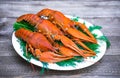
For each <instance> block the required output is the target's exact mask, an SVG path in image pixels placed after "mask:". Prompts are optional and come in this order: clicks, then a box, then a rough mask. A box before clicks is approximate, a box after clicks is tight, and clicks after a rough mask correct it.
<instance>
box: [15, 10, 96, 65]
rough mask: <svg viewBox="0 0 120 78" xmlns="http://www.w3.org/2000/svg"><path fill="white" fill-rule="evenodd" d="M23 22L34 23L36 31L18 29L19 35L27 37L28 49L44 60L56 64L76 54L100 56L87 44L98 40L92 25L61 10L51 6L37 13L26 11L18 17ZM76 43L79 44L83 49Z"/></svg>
mask: <svg viewBox="0 0 120 78" xmlns="http://www.w3.org/2000/svg"><path fill="white" fill-rule="evenodd" d="M21 21H25V22H27V23H29V24H30V25H32V26H34V27H35V28H36V31H34V32H32V31H30V30H27V29H24V28H20V29H18V30H17V31H16V32H15V36H16V37H17V38H20V39H22V40H24V41H25V42H26V43H27V44H26V50H27V52H31V53H32V54H33V55H34V56H35V57H37V58H38V59H39V60H40V61H42V62H48V63H56V62H60V61H64V60H68V59H71V58H73V57H74V56H82V57H84V58H87V57H90V56H95V55H96V53H95V52H94V51H92V50H91V49H90V48H88V47H87V46H86V45H85V44H84V43H83V42H91V43H97V40H96V39H95V38H94V36H93V35H92V34H91V32H90V31H89V30H88V28H87V27H86V26H85V25H84V24H82V23H80V22H75V21H73V20H71V19H69V18H68V17H66V16H65V15H64V14H62V13H61V12H59V11H56V10H52V9H48V8H47V9H43V10H41V11H40V12H38V13H37V14H24V15H22V16H20V17H18V18H17V20H16V22H21ZM76 27H79V28H80V29H81V30H82V31H83V32H84V33H83V32H81V31H80V30H78V29H76ZM56 41H59V42H60V43H62V44H59V43H58V42H56ZM76 44H79V45H80V46H81V47H82V49H81V48H79V47H78V46H77V45H76Z"/></svg>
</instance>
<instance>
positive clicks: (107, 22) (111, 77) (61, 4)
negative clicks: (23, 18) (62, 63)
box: [0, 0, 120, 78]
mask: <svg viewBox="0 0 120 78" xmlns="http://www.w3.org/2000/svg"><path fill="white" fill-rule="evenodd" d="M43 8H52V9H56V10H60V11H61V12H63V13H64V14H69V15H76V16H79V17H80V18H82V19H85V20H87V21H89V22H91V23H93V24H96V25H100V26H102V27H103V29H102V30H101V31H102V32H103V33H104V34H105V35H106V36H107V37H108V38H109V40H110V42H111V47H110V48H109V49H108V50H107V51H106V53H105V56H104V57H103V58H102V59H101V60H100V61H99V62H97V63H96V64H94V65H93V66H90V67H87V68H84V69H81V70H74V71H56V70H46V71H45V73H44V74H43V75H40V74H39V72H40V70H41V68H40V67H37V66H34V67H35V69H36V72H33V70H32V68H31V66H30V64H29V63H28V62H26V61H25V60H23V59H22V58H21V57H20V56H19V55H18V54H17V53H16V52H15V50H14V49H13V46H12V42H11V38H12V37H11V35H12V32H13V27H12V25H13V23H14V22H15V20H16V18H17V17H18V16H20V15H22V14H25V13H36V12H38V11H39V10H41V9H43ZM0 78H120V1H119V0H67V1H66V0H52V1H49V0H41V1H36V0H35V1H31V0H29V1H24V0H21V1H15V0H11V1H9V0H3V1H2V0H1V1H0Z"/></svg>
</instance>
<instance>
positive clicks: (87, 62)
mask: <svg viewBox="0 0 120 78" xmlns="http://www.w3.org/2000/svg"><path fill="white" fill-rule="evenodd" d="M67 17H69V18H75V17H73V16H67ZM78 21H79V22H81V23H84V22H85V25H86V26H87V27H89V26H93V25H92V24H91V23H89V22H87V21H85V20H83V19H80V18H79V20H78ZM92 33H95V34H97V35H98V36H103V34H102V32H101V31H99V30H94V31H93V32H92ZM17 40H18V38H16V37H15V34H14V32H13V35H12V44H13V47H14V49H15V50H16V52H17V53H18V54H19V55H20V56H21V57H22V58H23V59H25V60H27V59H26V57H25V56H23V51H22V50H21V48H20V44H19V42H18V41H17ZM98 44H99V45H100V47H99V48H98V50H99V53H97V56H96V57H95V58H92V57H88V58H87V59H84V61H83V62H80V63H76V66H74V67H73V66H59V65H57V64H55V63H48V65H47V68H48V69H53V70H76V69H82V68H85V67H88V66H91V65H93V64H95V63H96V62H98V61H99V60H100V59H101V58H102V57H103V55H104V54H105V51H106V42H105V41H102V40H98ZM30 62H31V63H32V64H34V65H37V66H40V67H43V64H42V62H40V61H38V60H35V59H33V58H32V59H31V60H30Z"/></svg>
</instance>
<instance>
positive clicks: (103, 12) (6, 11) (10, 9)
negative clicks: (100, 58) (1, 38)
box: [0, 1, 120, 17]
mask: <svg viewBox="0 0 120 78" xmlns="http://www.w3.org/2000/svg"><path fill="white" fill-rule="evenodd" d="M68 2H69V1H68ZM68 2H65V1H63V2H61V1H54V3H53V2H52V1H47V2H46V1H41V2H28V4H26V3H25V2H10V3H11V4H10V3H8V4H3V3H2V4H1V5H0V7H1V8H0V10H1V12H0V17H3V16H6V17H18V16H20V15H22V14H26V13H37V12H38V11H39V10H41V9H43V8H45V7H49V8H52V9H56V10H60V11H61V12H63V13H64V14H69V15H78V16H80V17H119V16H120V11H119V10H120V8H119V4H120V2H119V1H108V2H104V1H103V2H99V4H100V6H103V7H99V5H98V2H96V3H94V2H93V3H94V4H93V5H89V4H90V3H91V4H92V2H86V3H84V2H83V3H82V2H80V3H79V2H76V3H75V4H74V5H76V6H74V5H73V6H72V5H70V3H68ZM72 2H75V1H72ZM22 4H23V6H21V5H22ZM46 4H49V5H46ZM56 4H57V5H58V6H57V7H56ZM107 4H111V5H108V8H106V6H107ZM112 4H115V5H112ZM105 5H106V6H105ZM109 6H111V7H109ZM113 6H114V7H113ZM36 7H37V8H36ZM73 7H74V8H73ZM78 7H80V8H78ZM18 8H19V9H18ZM63 8H64V9H63Z"/></svg>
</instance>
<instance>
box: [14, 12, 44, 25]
mask: <svg viewBox="0 0 120 78" xmlns="http://www.w3.org/2000/svg"><path fill="white" fill-rule="evenodd" d="M21 21H26V22H28V23H30V24H31V25H33V26H36V25H37V24H38V23H39V22H41V21H42V20H41V19H40V18H39V17H38V16H37V15H35V14H24V15H22V16H20V17H18V18H17V20H16V22H21Z"/></svg>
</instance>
